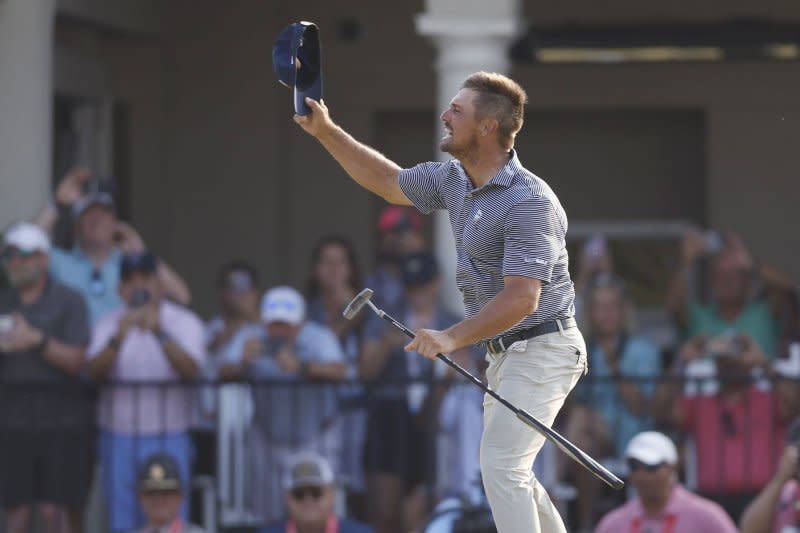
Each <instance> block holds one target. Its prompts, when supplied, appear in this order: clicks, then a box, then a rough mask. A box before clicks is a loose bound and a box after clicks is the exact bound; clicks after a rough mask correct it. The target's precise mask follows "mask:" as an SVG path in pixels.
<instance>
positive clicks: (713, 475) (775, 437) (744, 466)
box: [654, 335, 797, 520]
mask: <svg viewBox="0 0 800 533" xmlns="http://www.w3.org/2000/svg"><path fill="white" fill-rule="evenodd" d="M708 354H711V357H712V359H711V362H712V364H713V365H714V375H715V379H714V380H712V381H708V382H706V383H701V385H702V387H698V386H697V384H696V383H694V382H693V381H690V382H689V383H688V384H687V385H686V386H685V387H684V385H683V383H684V379H686V368H687V367H688V365H690V364H691V363H692V362H693V361H696V360H699V359H702V358H707V357H708ZM772 372H773V371H772V369H771V367H770V366H769V364H768V361H767V357H766V355H764V352H763V351H762V350H761V347H760V346H759V344H758V343H757V342H756V341H755V340H754V339H752V338H751V337H749V336H748V335H732V336H725V337H722V338H711V339H708V338H706V337H704V336H702V335H698V336H696V337H694V338H692V339H690V340H688V341H687V342H686V343H684V345H683V346H682V347H681V349H680V350H679V352H678V354H677V356H676V358H675V361H674V363H673V365H672V368H671V369H670V376H669V379H667V380H665V381H663V382H662V383H661V384H660V385H659V387H658V390H657V391H656V394H655V398H654V411H655V412H656V414H657V416H658V417H659V419H660V420H662V421H663V422H665V423H668V424H672V425H673V426H674V427H677V428H680V429H682V430H683V431H685V432H686V433H687V435H688V436H689V437H691V438H692V440H693V441H694V446H695V449H696V469H697V490H698V492H699V493H700V494H701V495H703V496H705V497H707V498H709V499H711V500H714V501H716V502H718V503H719V504H720V505H722V507H723V508H724V509H725V510H726V511H727V512H728V514H729V515H730V516H731V517H732V518H733V519H734V520H738V518H739V515H740V514H741V512H742V510H743V509H744V507H745V506H746V505H747V504H748V503H749V502H750V500H751V499H752V498H753V497H754V496H755V495H756V494H757V493H758V492H759V491H760V490H761V488H762V487H763V486H764V485H766V484H767V483H768V482H769V480H770V478H771V476H772V474H773V472H774V471H775V468H776V466H777V460H778V457H779V456H780V452H781V449H782V447H783V442H784V437H783V436H784V434H785V432H786V424H787V421H788V420H790V419H791V417H793V416H794V415H795V412H796V403H797V402H796V399H797V394H796V391H795V387H794V386H793V384H792V383H791V382H789V381H786V380H778V381H774V382H773V384H772V385H771V384H770V381H767V380H765V379H763V378H764V376H765V375H766V376H767V377H772V376H773V375H772Z"/></svg>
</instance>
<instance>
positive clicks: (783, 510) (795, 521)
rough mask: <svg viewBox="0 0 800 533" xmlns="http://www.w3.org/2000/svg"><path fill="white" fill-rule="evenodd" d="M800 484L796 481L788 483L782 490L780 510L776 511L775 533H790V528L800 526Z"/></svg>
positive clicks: (773, 527)
mask: <svg viewBox="0 0 800 533" xmlns="http://www.w3.org/2000/svg"><path fill="white" fill-rule="evenodd" d="M799 519H800V483H798V482H797V481H796V480H794V479H790V480H789V481H787V482H786V484H785V485H784V486H783V489H781V497H780V499H779V500H778V508H777V509H775V520H774V523H773V525H772V531H773V533H783V532H784V531H790V529H789V528H792V527H798V526H800V520H799Z"/></svg>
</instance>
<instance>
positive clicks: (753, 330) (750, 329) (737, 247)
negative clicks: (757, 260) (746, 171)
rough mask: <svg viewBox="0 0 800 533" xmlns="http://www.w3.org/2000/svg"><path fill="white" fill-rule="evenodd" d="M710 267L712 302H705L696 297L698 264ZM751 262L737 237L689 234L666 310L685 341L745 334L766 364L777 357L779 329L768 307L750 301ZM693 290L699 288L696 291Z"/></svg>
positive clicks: (754, 271) (692, 231)
mask: <svg viewBox="0 0 800 533" xmlns="http://www.w3.org/2000/svg"><path fill="white" fill-rule="evenodd" d="M703 257H705V258H708V259H709V261H710V265H709V266H710V271H709V282H710V283H709V288H710V298H709V301H708V302H705V303H704V302H703V301H702V299H700V298H698V297H697V295H696V294H692V292H693V288H694V289H695V291H694V292H695V293H696V292H697V291H696V289H697V287H696V285H698V283H697V281H698V280H697V274H698V271H697V268H696V267H697V262H698V260H699V259H701V258H703ZM758 274H759V273H758V271H757V269H756V268H755V264H754V262H753V259H752V257H751V255H750V253H749V251H748V250H747V248H746V247H745V245H744V243H743V242H742V240H741V239H740V238H739V237H738V236H737V235H736V234H735V233H733V232H728V233H726V234H725V236H724V238H723V236H721V234H719V233H716V232H706V233H701V232H700V231H698V230H696V229H693V228H692V229H689V230H688V231H687V232H686V234H685V235H684V238H683V243H682V245H681V267H680V269H679V270H678V271H677V272H676V273H675V275H674V276H673V279H672V281H671V283H670V287H669V290H668V293H667V308H668V309H669V311H670V312H671V313H672V315H673V316H674V317H675V319H676V321H677V323H678V324H679V325H680V326H681V327H682V328H684V330H685V332H686V336H687V338H690V339H691V338H693V337H696V336H698V335H704V336H706V337H707V338H714V337H716V338H718V340H719V342H723V343H724V342H726V340H725V339H724V338H719V337H724V336H726V335H730V334H731V333H735V334H744V335H747V336H748V337H749V338H751V339H753V340H754V341H755V342H756V344H757V345H758V347H759V349H760V350H761V351H762V352H763V353H764V355H765V356H766V357H767V359H770V360H772V359H773V358H775V357H776V355H777V343H778V326H777V322H776V320H775V317H774V313H773V311H772V309H771V308H770V306H769V304H768V302H767V301H765V300H763V299H753V298H752V292H753V291H752V288H753V284H754V282H755V280H756V278H757V276H758ZM693 285H695V287H693Z"/></svg>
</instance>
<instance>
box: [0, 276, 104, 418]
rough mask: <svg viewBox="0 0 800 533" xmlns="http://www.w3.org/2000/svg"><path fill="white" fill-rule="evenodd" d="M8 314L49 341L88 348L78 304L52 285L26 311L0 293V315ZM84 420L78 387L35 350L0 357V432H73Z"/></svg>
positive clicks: (8, 292)
mask: <svg viewBox="0 0 800 533" xmlns="http://www.w3.org/2000/svg"><path fill="white" fill-rule="evenodd" d="M14 312H16V313H19V314H21V315H22V316H23V317H25V320H27V321H28V323H29V324H31V326H32V327H34V328H36V329H39V330H41V331H43V332H44V333H45V335H47V336H48V337H49V338H51V339H55V340H57V341H59V342H62V343H64V344H67V345H71V346H82V347H85V346H86V345H87V344H88V343H89V322H88V318H87V311H86V304H85V303H84V301H83V298H82V297H81V295H80V294H79V293H77V292H75V291H74V290H72V289H69V288H67V287H66V286H64V285H62V284H60V283H58V282H57V281H55V280H53V279H49V280H48V282H47V285H46V287H45V290H44V292H43V293H42V295H41V296H40V297H39V299H38V300H37V301H36V302H34V303H32V304H30V305H25V304H23V303H22V302H21V301H20V299H19V294H18V293H17V291H15V290H13V289H2V290H0V315H5V314H10V313H14ZM90 415H91V413H90V410H89V404H88V401H87V394H86V390H85V386H84V382H83V381H82V380H81V378H80V377H78V376H74V375H71V374H68V373H66V372H64V371H63V370H61V369H59V368H58V367H56V366H54V365H53V364H51V363H50V362H48V361H47V360H46V359H45V358H44V354H43V353H42V350H41V349H39V348H38V347H35V348H32V349H29V350H26V351H23V352H15V353H4V352H3V351H0V427H3V428H6V429H12V428H13V429H30V430H41V429H53V428H64V427H71V428H74V427H77V426H83V425H86V424H88V423H89V422H90V420H91V416H90Z"/></svg>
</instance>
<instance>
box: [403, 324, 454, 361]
mask: <svg viewBox="0 0 800 533" xmlns="http://www.w3.org/2000/svg"><path fill="white" fill-rule="evenodd" d="M416 336H417V338H415V339H414V340H413V341H411V342H410V343H408V344H407V345H406V347H405V351H407V352H417V353H418V354H420V355H422V356H424V357H427V358H428V359H436V355H437V354H440V353H441V354H445V353H450V352H453V351H455V350H457V349H458V348H459V346H457V345H456V341H455V339H453V338H452V337H450V335H448V334H447V333H446V332H444V331H437V330H435V329H420V330H418V331H417V332H416Z"/></svg>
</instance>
